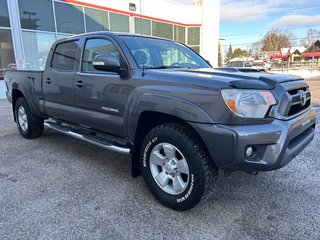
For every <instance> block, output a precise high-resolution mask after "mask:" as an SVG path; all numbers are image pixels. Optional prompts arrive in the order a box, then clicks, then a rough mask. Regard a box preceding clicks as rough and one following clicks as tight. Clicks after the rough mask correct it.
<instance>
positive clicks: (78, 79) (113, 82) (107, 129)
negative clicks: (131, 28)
mask: <svg viewBox="0 0 320 240" xmlns="http://www.w3.org/2000/svg"><path fill="white" fill-rule="evenodd" d="M83 48H84V50H83V53H82V59H81V66H80V71H79V72H78V73H77V74H76V76H75V84H78V85H76V86H75V90H74V91H75V95H74V105H75V117H76V118H77V122H78V123H79V124H81V125H83V126H85V127H87V128H91V129H94V130H98V131H100V132H104V133H108V134H111V135H114V136H119V137H123V136H124V129H123V114H124V110H125V106H126V104H127V101H128V95H129V93H130V92H131V91H132V90H131V88H130V87H129V86H128V80H124V79H121V78H120V75H119V74H118V73H114V72H105V71H99V70H96V69H95V68H94V67H93V66H92V62H93V59H94V57H95V56H96V55H98V54H112V55H115V56H117V57H118V58H119V59H121V58H122V56H123V55H122V54H121V52H120V51H121V50H120V48H119V47H118V46H117V45H116V42H115V41H114V40H113V39H111V38H108V37H96V38H88V39H86V40H85V43H84V47H83ZM120 62H121V61H120Z"/></svg>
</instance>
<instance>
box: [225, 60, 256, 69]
mask: <svg viewBox="0 0 320 240" xmlns="http://www.w3.org/2000/svg"><path fill="white" fill-rule="evenodd" d="M227 67H236V68H243V67H245V68H252V64H251V63H250V62H248V61H234V62H228V63H227Z"/></svg>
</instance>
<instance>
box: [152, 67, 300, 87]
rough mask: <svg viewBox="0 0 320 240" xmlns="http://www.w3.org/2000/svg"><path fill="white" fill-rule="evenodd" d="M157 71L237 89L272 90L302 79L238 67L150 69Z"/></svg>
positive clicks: (192, 81) (206, 83)
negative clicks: (245, 70)
mask: <svg viewBox="0 0 320 240" xmlns="http://www.w3.org/2000/svg"><path fill="white" fill-rule="evenodd" d="M152 71H155V72H157V75H158V76H157V77H161V76H159V75H166V76H165V79H170V78H171V77H172V78H173V79H174V81H178V82H180V81H182V82H183V83H185V84H186V83H190V84H193V85H207V86H212V84H214V85H216V84H217V83H220V84H219V85H220V86H221V85H225V86H229V87H232V88H239V89H264V90H272V89H274V88H275V87H276V86H277V85H278V84H279V83H283V82H290V81H297V80H303V79H302V78H300V77H298V76H293V75H282V74H281V75H280V74H271V73H261V72H257V71H252V72H242V71H241V70H239V69H230V68H227V69H226V70H223V68H220V69H212V68H201V69H179V68H176V69H161V70H152Z"/></svg>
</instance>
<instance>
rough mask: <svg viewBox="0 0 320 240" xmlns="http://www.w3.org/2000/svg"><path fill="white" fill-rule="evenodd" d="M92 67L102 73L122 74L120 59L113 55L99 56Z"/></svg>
mask: <svg viewBox="0 0 320 240" xmlns="http://www.w3.org/2000/svg"><path fill="white" fill-rule="evenodd" d="M92 66H93V67H94V68H95V69H97V70H100V71H106V72H116V73H120V61H119V58H118V57H117V56H115V55H113V54H99V55H97V56H95V58H94V60H93V62H92Z"/></svg>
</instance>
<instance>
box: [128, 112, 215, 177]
mask: <svg viewBox="0 0 320 240" xmlns="http://www.w3.org/2000/svg"><path fill="white" fill-rule="evenodd" d="M168 123H180V124H182V125H185V126H186V127H187V128H188V129H189V130H190V131H191V133H192V134H193V135H194V136H195V137H196V138H198V139H199V140H200V142H201V143H202V144H203V147H204V148H205V149H206V150H207V151H208V149H207V146H206V144H205V143H204V142H203V139H202V138H201V136H200V135H199V133H198V132H197V131H196V130H195V129H194V128H193V127H192V126H191V125H190V124H189V123H188V122H187V121H185V120H183V119H181V118H179V117H177V116H174V115H171V114H168V113H164V112H157V111H149V110H147V111H143V112H142V113H141V115H140V117H139V120H138V123H137V127H136V131H135V136H134V140H133V151H132V176H133V177H137V176H139V175H140V174H141V172H140V162H139V161H140V148H141V144H142V141H143V139H144V137H145V136H146V134H147V133H148V132H149V131H150V130H151V129H152V128H154V127H156V126H159V125H162V124H168ZM208 153H209V151H208ZM211 161H212V164H214V161H213V160H211ZM214 166H215V164H214Z"/></svg>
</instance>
